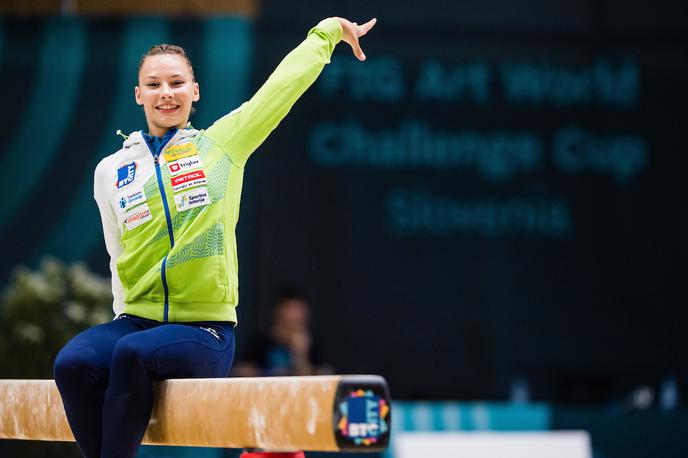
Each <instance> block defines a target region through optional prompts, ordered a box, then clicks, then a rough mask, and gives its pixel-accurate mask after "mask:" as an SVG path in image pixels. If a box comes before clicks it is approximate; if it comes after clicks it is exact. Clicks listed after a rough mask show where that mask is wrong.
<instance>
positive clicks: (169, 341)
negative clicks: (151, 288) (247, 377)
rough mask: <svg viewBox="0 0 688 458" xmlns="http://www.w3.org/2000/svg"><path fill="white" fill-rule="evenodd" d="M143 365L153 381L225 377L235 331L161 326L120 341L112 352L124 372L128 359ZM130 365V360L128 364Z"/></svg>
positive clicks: (202, 327) (231, 358) (214, 327)
mask: <svg viewBox="0 0 688 458" xmlns="http://www.w3.org/2000/svg"><path fill="white" fill-rule="evenodd" d="M132 358H133V359H134V360H136V361H138V362H140V363H142V364H143V367H145V368H146V370H147V371H148V375H149V377H150V378H151V379H152V380H155V381H158V380H165V379H170V378H193V377H208V378H210V377H225V376H227V375H228V374H229V370H230V369H231V366H232V360H233V358H234V328H233V327H232V326H231V325H226V326H220V327H218V326H213V327H209V326H204V325H200V324H199V325H194V324H163V325H160V326H156V327H155V328H152V329H148V330H145V331H141V332H136V333H133V334H129V335H127V336H125V337H123V338H121V339H120V340H119V341H118V342H117V345H116V346H115V349H114V352H113V362H112V366H113V367H117V364H118V360H120V361H119V362H120V363H121V364H122V366H121V367H122V368H123V369H124V370H127V368H128V367H129V363H128V362H127V359H129V360H131V359H132ZM130 362H131V361H130Z"/></svg>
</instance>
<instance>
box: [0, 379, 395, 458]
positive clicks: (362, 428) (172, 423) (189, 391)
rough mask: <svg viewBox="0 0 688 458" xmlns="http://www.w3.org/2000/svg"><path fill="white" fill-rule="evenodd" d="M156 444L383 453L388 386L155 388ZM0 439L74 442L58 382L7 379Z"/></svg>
mask: <svg viewBox="0 0 688 458" xmlns="http://www.w3.org/2000/svg"><path fill="white" fill-rule="evenodd" d="M155 400H156V401H155V405H154V408H153V414H152V416H151V420H150V423H149V424H148V429H147V430H146V434H145V436H144V439H143V443H144V444H150V445H180V446H199V447H229V448H251V449H254V448H255V449H262V450H267V451H283V450H310V451H370V452H377V451H381V450H384V449H385V448H386V447H387V444H388V442H389V425H390V419H391V412H390V398H389V391H388V389H387V384H386V382H385V380H384V379H383V378H382V377H379V376H374V375H349V376H334V375H333V376H308V377H255V378H223V379H175V380H166V381H164V382H160V383H158V384H157V385H156V397H155ZM0 438H2V439H29V440H40V441H74V436H73V435H72V432H71V430H70V428H69V424H68V423H67V418H66V416H65V413H64V407H63V405H62V400H61V398H60V394H59V392H58V391H57V387H56V386H55V382H54V381H53V380H0Z"/></svg>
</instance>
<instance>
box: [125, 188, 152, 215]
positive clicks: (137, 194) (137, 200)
mask: <svg viewBox="0 0 688 458" xmlns="http://www.w3.org/2000/svg"><path fill="white" fill-rule="evenodd" d="M145 201H146V195H145V194H144V193H143V189H141V190H139V191H134V192H130V193H125V194H122V195H120V197H119V201H118V204H119V208H121V209H122V210H123V211H125V212H128V211H130V210H131V209H132V207H134V206H136V205H138V204H142V203H144V202H145Z"/></svg>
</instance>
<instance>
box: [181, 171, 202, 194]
mask: <svg viewBox="0 0 688 458" xmlns="http://www.w3.org/2000/svg"><path fill="white" fill-rule="evenodd" d="M203 184H208V180H207V179H206V177H205V173H204V172H203V170H194V171H192V172H187V173H184V174H182V175H179V176H176V177H172V190H173V191H174V192H178V191H181V190H183V189H187V188H193V187H194V186H200V185H203Z"/></svg>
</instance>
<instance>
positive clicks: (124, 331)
mask: <svg viewBox="0 0 688 458" xmlns="http://www.w3.org/2000/svg"><path fill="white" fill-rule="evenodd" d="M141 330H142V327H141V326H140V325H139V324H137V323H136V322H135V321H133V320H131V319H128V318H119V319H116V320H113V321H110V322H108V323H103V324H99V325H97V326H94V327H92V328H88V329H86V330H85V331H82V332H80V333H79V334H77V335H76V336H74V337H72V339H71V340H70V341H69V342H67V344H66V345H65V346H64V347H63V348H62V350H60V352H59V353H58V355H57V358H56V359H55V370H56V373H57V372H62V373H67V374H69V373H76V374H78V373H81V372H83V371H87V372H93V373H102V375H103V376H104V380H101V382H103V383H104V384H107V372H108V369H109V367H110V362H111V361H112V351H113V349H114V347H115V345H116V344H117V341H119V339H121V338H122V337H124V336H126V335H129V334H132V333H134V332H137V331H141Z"/></svg>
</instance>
